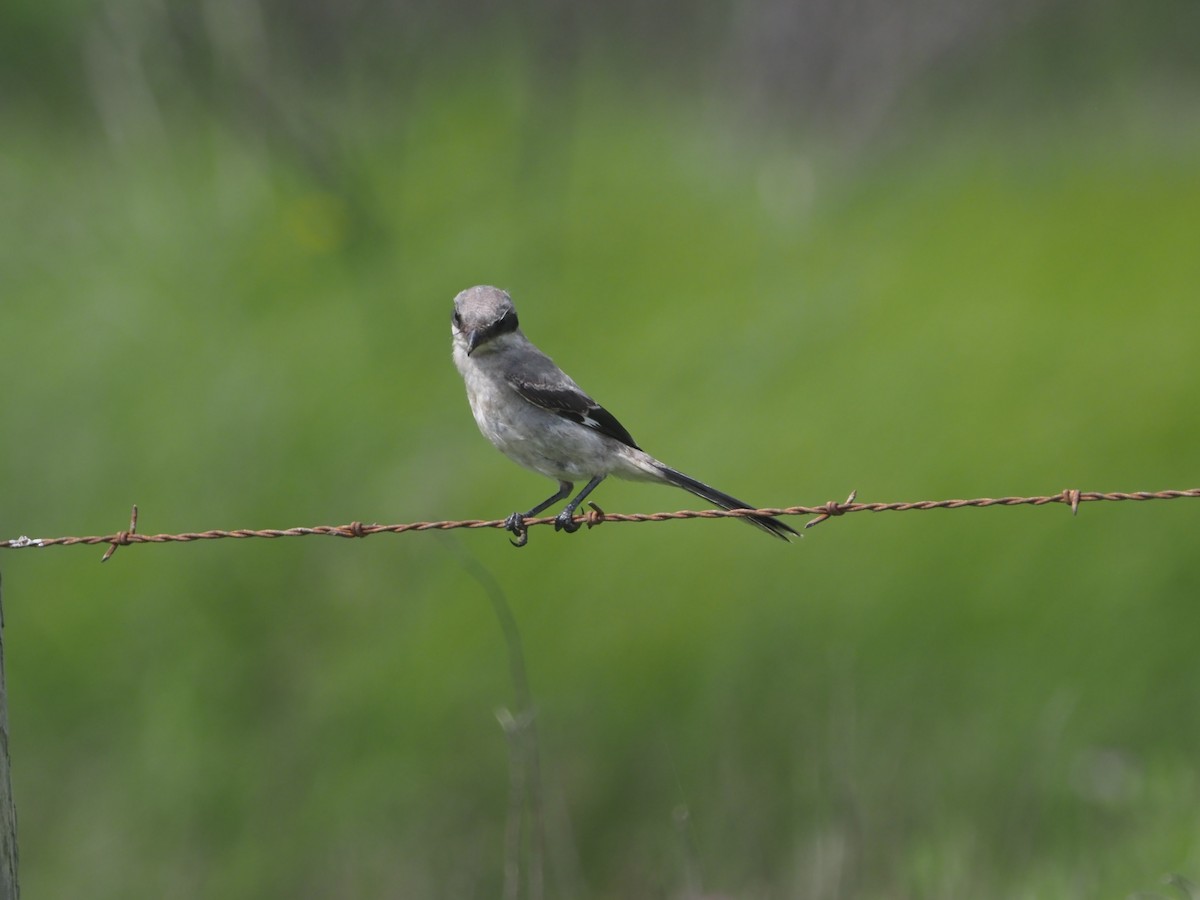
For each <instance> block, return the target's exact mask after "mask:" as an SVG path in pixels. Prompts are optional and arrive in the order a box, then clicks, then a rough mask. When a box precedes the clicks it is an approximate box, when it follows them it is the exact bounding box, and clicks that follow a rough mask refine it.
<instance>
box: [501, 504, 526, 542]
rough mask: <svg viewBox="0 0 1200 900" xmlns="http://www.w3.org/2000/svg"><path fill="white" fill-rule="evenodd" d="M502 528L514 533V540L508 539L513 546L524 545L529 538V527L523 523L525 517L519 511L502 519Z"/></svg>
mask: <svg viewBox="0 0 1200 900" xmlns="http://www.w3.org/2000/svg"><path fill="white" fill-rule="evenodd" d="M504 530H505V531H511V532H512V533H513V534H514V535H516V538H517V539H516V540H515V541H514V540H509V543H510V544H512V545H513V546H514V547H524V546H525V544H526V542H527V541H528V540H529V529H528V528H527V527H526V525H525V517H524V516H523V515H521V514H520V513H519V512H515V513H513V514H512V515H511V516H509V517H508V518H507V519H505V520H504Z"/></svg>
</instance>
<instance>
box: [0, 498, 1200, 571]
mask: <svg viewBox="0 0 1200 900" xmlns="http://www.w3.org/2000/svg"><path fill="white" fill-rule="evenodd" d="M1189 497H1191V498H1200V488H1190V489H1188V490H1168V491H1133V492H1102V491H1080V490H1076V489H1067V490H1064V491H1061V492H1059V493H1057V494H1046V495H1042V496H1036V497H976V498H974V499H970V500H959V499H952V500H911V501H902V502H893V503H859V502H857V492H854V493H851V494H850V496H849V497H848V498H846V501H845V502H844V503H838V502H836V501H833V500H830V501H829V502H828V503H823V504H821V505H820V506H783V507H763V508H762V509H729V510H725V509H699V510H690V509H684V510H678V511H676V512H657V513H606V512H604V511H603V510H602V509H600V507H598V506H596V505H595V504H594V503H589V504H588V505H589V506H590V507H591V509H590V510H589V511H588V512H586V513H584V514H582V515H578V516H576V517H575V520H576V521H577V522H579V523H580V524H582V525H586V526H588V528H592V527H594V526H596V525H599V524H601V523H605V522H666V521H671V520H675V519H737V518H743V517H745V516H814V517H815V518H813V519H811V520H810V521H809V522H807V523H806V524H805V526H804V527H805V528H811V527H812V526H814V525H819V524H820V523H822V522H824V521H827V520H828V519H830V518H832V517H834V516H843V515H846V514H848V513H858V512H909V511H913V510H930V509H965V508H967V507H976V508H987V507H992V506H1045V505H1047V504H1051V503H1060V504H1064V505H1066V506H1069V507H1070V508H1071V512H1072V513H1076V512H1078V510H1079V506H1080V504H1082V503H1095V502H1122V501H1138V502H1140V501H1144V500H1178V499H1183V498H1189ZM137 515H138V509H137V506H134V507H133V511H132V514H131V515H130V520H129V528H128V529H127V530H124V531H118V532H116V533H115V534H106V535H89V536H85V537H75V536H66V537H52V538H31V537H26V536H24V535H22V536H21V537H18V538H13V539H11V540H6V541H0V549H8V550H23V549H27V548H31V547H71V546H76V545H81V544H82V545H88V546H93V545H98V544H107V545H108V549H107V550H106V551H105V553H104V557H103V559H101V562H104V561H105V560H107V559H109V558H110V557H111V556H112V555H113V552H114V551H115V550H116V549H117V547H125V546H128V545H130V544H168V543H191V542H193V541H215V540H222V539H225V538H231V539H236V540H244V539H248V538H267V539H275V538H287V537H306V536H308V535H327V536H331V537H342V538H361V537H367V536H369V535H372V534H404V533H405V532H409V531H450V530H452V529H456V528H468V529H476V528H504V526H505V520H504V519H455V520H446V521H439V522H405V523H402V524H398V525H378V524H370V525H367V524H364V523H362V522H350V523H349V524H347V525H314V526H311V527H299V528H263V529H252V528H238V529H234V530H232V531H225V530H221V529H211V530H208V531H185V532H182V533H180V534H141V533H139V532H138V530H137ZM554 521H555V519H554V517H553V516H542V517H539V518H530V519H526V520H525V525H526V526H528V527H531V528H532V527H536V526H539V525H549V524H551V523H553V522H554Z"/></svg>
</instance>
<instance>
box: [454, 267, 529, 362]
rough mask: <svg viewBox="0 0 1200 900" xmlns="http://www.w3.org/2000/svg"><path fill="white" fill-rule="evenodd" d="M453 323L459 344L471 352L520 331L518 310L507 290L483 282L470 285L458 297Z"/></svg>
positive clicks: (455, 336) (469, 353) (456, 341)
mask: <svg viewBox="0 0 1200 900" xmlns="http://www.w3.org/2000/svg"><path fill="white" fill-rule="evenodd" d="M450 323H451V327H450V334H451V336H452V337H453V338H454V343H455V345H456V346H459V347H462V349H463V350H465V351H466V353H467V355H468V356H470V355H471V354H472V353H475V352H476V351H480V350H483V349H484V348H487V347H488V346H489V345H492V344H493V342H494V341H495V340H496V339H497V338H499V337H501V336H503V335H506V334H512V333H513V332H514V331H516V330H517V310H516V308H515V307H514V306H513V302H512V298H511V297H509V296H508V293H507V292H506V291H502V290H500V288H496V287H491V286H490V285H486V284H482V285H478V286H476V287H473V288H467V289H466V290H465V291H463V292H462V293H460V294H459V295H458V296H457V297H455V298H454V315H453V316H452V317H451V319H450Z"/></svg>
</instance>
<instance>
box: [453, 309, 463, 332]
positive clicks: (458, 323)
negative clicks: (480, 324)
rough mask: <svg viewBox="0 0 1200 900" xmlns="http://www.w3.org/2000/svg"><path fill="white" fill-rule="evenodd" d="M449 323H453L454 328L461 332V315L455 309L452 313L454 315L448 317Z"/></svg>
mask: <svg viewBox="0 0 1200 900" xmlns="http://www.w3.org/2000/svg"><path fill="white" fill-rule="evenodd" d="M450 321H451V322H453V323H454V327H455V328H457V329H459V330H460V331H461V330H462V313H460V312H459V311H458V310H457V309H456V310H455V311H454V315H453V316H451V317H450Z"/></svg>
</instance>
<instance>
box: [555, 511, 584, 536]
mask: <svg viewBox="0 0 1200 900" xmlns="http://www.w3.org/2000/svg"><path fill="white" fill-rule="evenodd" d="M554 530H555V531H565V532H566V533H567V534H574V533H575V532H576V531H578V530H579V523H578V522H576V521H575V511H574V510H571V509H564V510H563V511H562V512H560V513H559V514H558V515H557V516H555V517H554Z"/></svg>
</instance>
